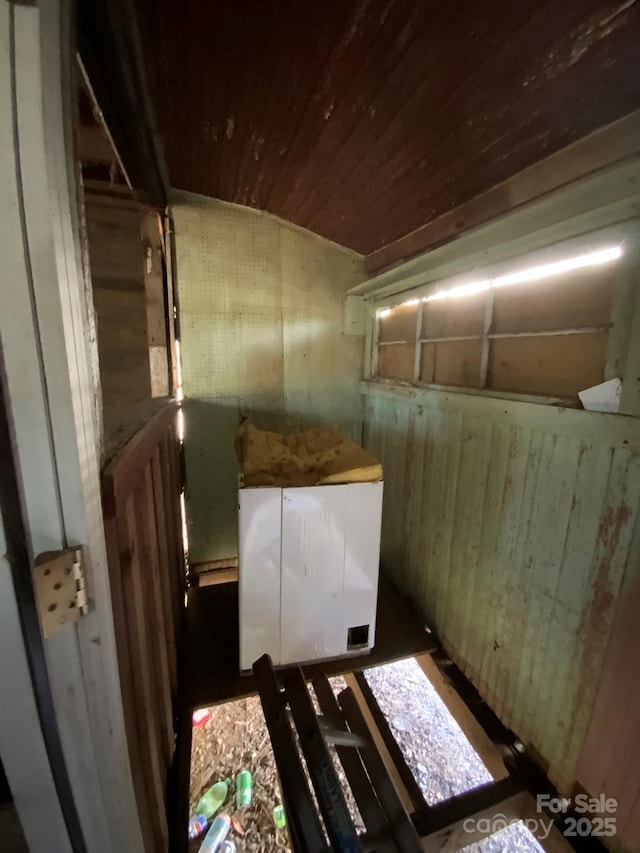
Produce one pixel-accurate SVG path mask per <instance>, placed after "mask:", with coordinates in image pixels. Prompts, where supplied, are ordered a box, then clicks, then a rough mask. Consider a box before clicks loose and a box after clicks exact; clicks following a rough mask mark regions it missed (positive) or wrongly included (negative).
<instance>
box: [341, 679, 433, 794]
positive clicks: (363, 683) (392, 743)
mask: <svg viewBox="0 0 640 853" xmlns="http://www.w3.org/2000/svg"><path fill="white" fill-rule="evenodd" d="M353 675H354V678H355V680H356V683H357V685H358V688H359V689H360V693H361V694H362V698H363V699H364V701H365V702H366V703H367V707H368V709H369V711H370V713H371V716H372V717H373V721H374V723H375V724H376V728H377V730H378V732H379V733H380V737H381V738H382V740H383V741H384V745H385V747H386V749H387V752H388V753H389V755H390V757H391V760H392V761H393V763H394V765H395V767H396V770H397V771H398V775H399V776H400V779H401V780H402V784H403V786H404V787H405V789H406V791H407V793H408V795H409V797H410V799H411V804H412V806H413V809H414V810H415V811H422V810H424V809H426V808H428V806H427V803H426V800H425V798H424V794H423V793H422V790H421V789H420V785H418V783H417V781H416V778H415V776H414V775H413V773H412V772H411V770H410V768H409V765H408V764H407V762H406V760H405V757H404V755H403V754H402V750H401V749H400V745H399V744H398V741H397V740H396V739H395V737H394V736H393V732H392V731H391V729H390V728H389V723H388V722H387V719H386V717H385V715H384V714H383V713H382V709H381V708H380V706H379V705H378V702H377V700H376V697H375V696H374V694H373V690H372V689H371V688H370V687H369V684H368V682H367V679H366V678H365V677H364V673H362V672H355V673H353Z"/></svg>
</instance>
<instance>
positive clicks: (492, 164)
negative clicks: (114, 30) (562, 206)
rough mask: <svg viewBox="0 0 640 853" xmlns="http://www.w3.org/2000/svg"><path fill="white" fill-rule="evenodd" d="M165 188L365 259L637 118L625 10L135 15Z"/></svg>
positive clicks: (297, 1) (454, 1)
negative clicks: (240, 209) (246, 209)
mask: <svg viewBox="0 0 640 853" xmlns="http://www.w3.org/2000/svg"><path fill="white" fill-rule="evenodd" d="M135 3H136V5H137V10H138V18H139V25H140V31H141V36H142V44H143V49H144V53H145V63H146V66H147V73H148V75H149V79H150V85H151V93H152V98H153V101H154V103H155V107H156V111H157V118H158V124H159V130H160V134H161V136H162V139H163V142H164V147H165V153H166V157H167V161H168V166H169V172H170V176H171V184H172V185H173V186H174V187H177V188H181V189H186V190H190V191H192V192H198V193H202V194H205V195H209V196H214V197H217V198H221V199H224V200H227V201H232V202H236V203H238V204H243V205H249V206H251V207H255V208H260V209H266V210H268V211H270V212H271V213H274V214H276V215H278V216H281V217H283V218H284V219H287V220H290V221H291V222H294V223H296V224H298V225H301V226H303V227H305V228H309V229H311V230H312V231H315V232H316V233H318V234H321V235H322V236H324V237H328V238H329V239H331V240H335V241H336V242H338V243H341V244H343V245H345V246H348V247H350V248H352V249H355V250H356V251H358V252H361V253H363V254H368V253H370V252H372V251H374V250H376V249H379V248H380V247H381V246H383V245H386V244H388V243H390V242H392V241H394V240H396V239H398V238H399V237H402V236H403V235H405V234H407V233H408V232H410V231H412V230H413V229H415V228H418V227H419V226H421V225H423V224H424V223H426V222H429V221H431V220H432V219H434V218H435V217H437V216H439V215H442V214H443V213H445V212H447V211H449V210H451V209H452V208H455V207H456V206H458V205H460V204H462V203H464V202H466V201H468V200H469V199H471V198H473V197H475V196H476V195H478V194H479V193H481V192H483V191H486V190H487V189H488V188H490V187H492V186H494V185H495V184H497V183H499V182H501V181H503V180H505V179H507V178H509V177H510V176H512V175H514V174H516V173H517V172H519V171H520V170H522V169H523V168H525V167H527V166H529V165H531V164H532V163H534V162H536V161H538V160H540V159H541V158H543V157H545V156H547V155H549V154H551V153H552V152H554V151H557V150H558V149H560V148H562V147H564V146H566V145H567V144H569V143H571V142H573V141H574V140H576V139H579V138H581V137H582V136H584V135H586V134H587V133H589V132H591V131H592V130H594V129H595V128H598V127H601V126H603V125H605V124H608V123H609V122H611V121H614V120H615V119H617V118H620V117H621V116H623V115H626V114H627V113H629V112H631V111H632V110H634V109H636V108H637V107H638V106H640V50H638V42H639V39H640V2H636V0H624V2H623V0H546V2H545V0H518V2H515V3H514V2H512V0H485V2H483V3H479V2H477V0H449V2H446V3H444V2H441V0H422V2H416V0H322V2H318V0H271V2H268V0H183V2H181V3H179V4H175V3H174V2H172V0H135Z"/></svg>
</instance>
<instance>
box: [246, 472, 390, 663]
mask: <svg viewBox="0 0 640 853" xmlns="http://www.w3.org/2000/svg"><path fill="white" fill-rule="evenodd" d="M382 487H383V484H382V482H377V483H348V484H345V485H337V486H308V487H298V488H271V487H259V488H241V489H240V490H239V544H240V551H239V558H240V559H239V576H240V669H241V670H250V669H251V666H252V664H253V662H254V661H255V660H257V659H258V658H259V657H261V655H263V654H265V653H268V654H269V655H271V658H272V660H273V663H274V664H275V665H278V664H291V663H304V662H308V661H314V660H322V659H327V658H334V657H340V656H342V655H360V654H364V653H366V652H368V651H370V650H371V649H372V648H373V645H374V641H375V623H376V606H377V595H378V568H379V560H380V526H381V521H382Z"/></svg>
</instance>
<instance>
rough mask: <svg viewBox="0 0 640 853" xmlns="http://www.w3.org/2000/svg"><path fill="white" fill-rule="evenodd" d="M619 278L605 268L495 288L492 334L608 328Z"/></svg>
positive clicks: (614, 270)
mask: <svg viewBox="0 0 640 853" xmlns="http://www.w3.org/2000/svg"><path fill="white" fill-rule="evenodd" d="M618 276H619V272H618V270H617V269H616V268H615V266H611V267H606V266H605V267H597V268H594V269H591V270H589V269H584V270H578V271H576V272H573V273H571V274H567V275H563V276H555V277H553V278H549V279H544V280H543V281H532V282H528V283H526V284H517V285H507V286H505V287H498V288H495V290H494V291H493V326H492V331H493V332H497V333H502V332H538V331H544V330H554V329H579V328H585V327H589V326H607V325H608V324H609V321H610V318H611V307H612V304H613V294H614V289H615V283H616V280H617V277H618Z"/></svg>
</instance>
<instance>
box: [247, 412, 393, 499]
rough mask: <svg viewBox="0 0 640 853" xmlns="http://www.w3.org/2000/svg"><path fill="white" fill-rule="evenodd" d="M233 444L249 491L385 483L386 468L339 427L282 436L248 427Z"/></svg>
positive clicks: (248, 425)
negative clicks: (383, 477)
mask: <svg viewBox="0 0 640 853" xmlns="http://www.w3.org/2000/svg"><path fill="white" fill-rule="evenodd" d="M235 446H236V454H237V456H238V461H239V463H240V469H241V471H242V474H243V477H244V485H245V486H248V487H254V486H278V487H281V488H283V487H291V486H294V487H295V486H323V485H330V484H337V483H369V482H375V481H377V480H381V479H382V465H381V464H380V462H378V460H377V459H376V458H375V456H372V455H371V454H370V453H367V451H366V450H364V449H363V448H362V447H360V446H359V445H358V444H356V443H355V442H353V441H350V440H349V439H348V438H345V437H344V435H342V433H341V432H340V431H339V430H337V429H312V430H308V431H307V432H300V433H297V434H294V435H280V434H279V433H275V432H267V431H266V430H260V429H257V427H255V426H253V425H252V424H248V423H245V424H243V425H242V426H241V427H240V428H239V429H238V432H237V434H236V440H235Z"/></svg>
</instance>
